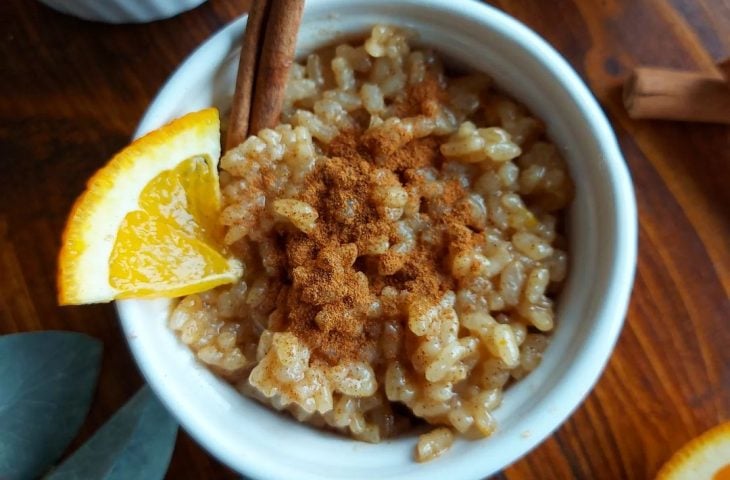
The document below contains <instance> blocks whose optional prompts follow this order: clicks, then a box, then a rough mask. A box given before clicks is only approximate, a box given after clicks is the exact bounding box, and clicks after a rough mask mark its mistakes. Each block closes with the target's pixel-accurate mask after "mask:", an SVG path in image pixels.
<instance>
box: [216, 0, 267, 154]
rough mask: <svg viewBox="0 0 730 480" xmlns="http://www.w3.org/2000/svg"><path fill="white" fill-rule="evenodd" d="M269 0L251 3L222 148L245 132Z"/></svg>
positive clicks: (243, 138)
mask: <svg viewBox="0 0 730 480" xmlns="http://www.w3.org/2000/svg"><path fill="white" fill-rule="evenodd" d="M269 3H270V1H269V0H255V1H254V2H252V4H251V10H250V11H249V12H248V19H247V21H246V31H245V33H244V34H243V43H242V45H241V56H240V58H239V60H238V74H237V76H236V89H235V91H234V93H233V102H232V104H231V115H230V120H229V122H228V133H227V136H226V150H230V149H231V148H233V147H235V146H236V145H238V144H239V143H241V142H243V141H244V140H245V139H246V136H247V135H248V125H249V116H250V113H251V98H252V97H253V88H254V78H255V75H256V66H257V64H258V61H259V57H260V55H261V44H262V42H261V36H262V34H263V32H264V27H265V23H266V13H267V11H268V8H269Z"/></svg>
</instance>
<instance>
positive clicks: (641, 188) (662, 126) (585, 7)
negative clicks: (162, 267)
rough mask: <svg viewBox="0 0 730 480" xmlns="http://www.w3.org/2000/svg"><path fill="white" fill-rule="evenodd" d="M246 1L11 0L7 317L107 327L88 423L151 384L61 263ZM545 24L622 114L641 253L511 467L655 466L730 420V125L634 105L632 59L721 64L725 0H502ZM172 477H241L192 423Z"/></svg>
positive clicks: (4, 110) (545, 472)
mask: <svg viewBox="0 0 730 480" xmlns="http://www.w3.org/2000/svg"><path fill="white" fill-rule="evenodd" d="M249 3H250V2H248V1H228V0H211V1H209V2H207V3H205V4H204V5H202V6H201V7H198V8H196V9H194V10H192V11H190V12H187V13H185V14H183V15H180V16H178V17H176V18H173V19H170V20H165V21H160V22H154V23H151V24H147V25H122V26H111V25H103V24H99V23H91V22H84V21H81V20H77V19H74V18H71V17H68V16H64V15H61V14H58V13H56V12H54V11H52V10H50V9H48V8H46V7H44V6H42V5H41V4H39V3H37V2H31V1H29V0H5V1H3V2H0V26H1V27H2V28H0V71H1V72H2V73H1V74H0V333H10V332H17V331H26V330H40V329H65V330H75V331H82V332H86V333H89V334H90V335H93V336H95V337H97V338H99V339H101V340H102V341H103V342H104V346H105V354H104V364H103V367H102V375H101V381H100V384H99V388H98V391H97V393H96V398H95V401H94V405H93V408H92V412H91V415H90V418H89V420H88V422H87V424H86V426H85V427H84V430H83V432H82V433H81V435H80V436H79V438H78V439H77V443H78V442H81V441H83V439H85V438H87V437H88V436H89V434H90V433H91V432H93V431H94V430H95V429H96V428H97V427H98V426H99V425H100V424H101V423H102V422H103V421H104V420H105V419H106V418H108V417H109V416H110V415H111V413H112V412H113V411H114V410H116V409H117V408H118V407H119V406H120V405H121V404H122V403H124V402H125V401H126V399H128V398H129V397H130V396H131V395H132V393H133V392H134V391H135V390H136V389H137V387H138V386H139V385H140V384H141V381H142V380H141V378H140V376H139V374H138V372H137V369H136V367H135V365H134V362H133V361H132V359H131V357H130V355H129V352H128V349H127V346H126V344H125V342H124V340H123V337H122V335H121V333H120V330H119V327H118V324H117V321H116V318H115V314H114V310H113V308H112V307H111V306H109V305H100V306H89V307H65V308H59V307H57V306H56V303H55V285H54V282H55V268H56V265H55V262H56V255H57V252H58V248H59V238H60V232H61V229H62V227H63V224H64V222H65V218H66V215H67V212H68V210H69V208H70V206H71V203H72V202H73V200H74V199H75V198H76V196H77V195H78V194H79V193H80V192H81V191H82V189H83V186H84V182H85V181H86V179H87V178H88V177H89V176H90V175H91V173H92V172H93V171H95V170H96V169H98V168H99V167H100V166H101V165H102V164H103V163H104V162H105V161H106V159H107V158H109V157H110V156H111V155H112V154H113V153H114V152H115V151H117V150H118V149H119V148H121V147H122V146H123V145H124V144H126V143H127V142H128V140H129V138H130V135H131V134H132V132H133V131H134V128H135V125H136V124H137V122H138V121H139V119H140V117H141V115H142V113H143V112H144V110H145V108H146V107H147V105H148V104H149V102H150V101H151V99H152V98H153V96H154V95H155V93H156V91H157V90H158V89H159V88H160V86H161V85H162V84H163V82H164V80H165V78H167V76H168V75H170V74H171V73H172V71H173V70H174V69H175V67H176V65H177V64H179V63H180V61H182V60H183V59H184V58H185V56H187V55H188V54H189V53H190V52H191V51H192V50H193V49H194V48H195V47H196V46H197V45H198V44H199V43H200V42H202V41H203V40H204V39H205V38H207V37H209V36H210V35H211V34H212V33H214V32H215V31H217V30H218V29H220V28H221V27H222V26H223V25H225V24H226V23H228V22H229V21H230V20H232V19H233V18H235V17H236V16H238V15H239V14H240V13H241V12H244V11H246V10H247V8H248V7H249ZM493 4H494V5H495V6H497V7H498V8H501V9H503V10H505V11H506V12H508V13H510V14H512V15H514V16H515V17H517V18H519V19H520V20H522V21H523V22H525V23H526V24H527V25H529V26H530V27H532V28H533V29H535V30H536V31H537V32H538V33H540V34H541V35H543V36H544V37H545V38H546V39H547V40H548V41H549V42H550V43H551V44H552V45H553V46H554V47H555V48H556V49H557V50H558V51H559V52H560V53H562V54H563V55H564V56H565V57H566V58H567V59H568V61H569V62H570V63H571V64H572V65H573V67H574V68H575V69H576V70H577V71H578V72H579V73H580V75H581V76H582V77H583V79H584V80H585V81H586V83H587V84H588V85H589V86H590V87H591V89H592V90H593V92H594V93H595V94H596V96H597V97H598V98H599V100H600V101H601V103H602V105H603V108H604V109H605V110H606V112H607V114H608V115H609V117H610V119H611V121H612V123H613V126H614V128H615V130H616V134H617V136H618V137H619V141H620V144H621V147H622V149H623V152H624V154H625V156H626V159H627V162H628V164H629V167H630V169H631V172H632V175H633V179H634V182H635V184H636V186H637V195H638V203H639V212H640V218H641V225H640V238H639V269H638V273H637V277H636V285H635V287H634V293H633V297H632V302H631V306H630V310H629V315H628V319H627V322H626V327H625V328H624V330H623V333H622V335H621V338H620V340H619V343H618V346H617V348H616V351H615V353H614V355H613V357H612V359H611V361H610V363H609V365H608V368H607V369H606V371H605V373H604V375H603V376H602V378H601V380H600V382H599V384H598V386H597V388H596V389H595V390H594V391H593V392H592V393H591V394H590V396H589V397H588V398H587V400H586V401H585V403H583V405H582V406H581V407H580V408H579V409H578V410H577V411H576V413H575V414H574V415H573V416H572V417H571V419H570V420H569V421H568V422H567V423H565V424H564V425H563V426H562V427H561V428H560V429H559V430H558V431H557V432H556V433H555V434H554V435H553V436H552V437H551V438H550V439H549V440H547V441H546V442H544V443H543V444H542V445H540V446H539V447H538V448H537V449H535V450H534V451H533V452H532V453H530V454H529V455H527V456H526V457H524V458H523V459H521V460H520V461H518V462H517V463H516V464H514V465H513V466H511V467H510V468H508V469H506V470H505V471H504V472H502V473H500V474H498V475H497V476H496V477H495V478H502V479H509V480H516V479H533V478H540V479H543V478H546V479H552V478H555V479H565V478H581V479H582V478H590V479H618V478H628V479H644V478H651V477H652V476H653V475H654V474H655V473H656V471H657V470H658V468H659V466H660V465H661V464H662V463H663V462H664V461H665V460H666V459H667V458H668V457H669V455H670V454H671V452H672V451H674V450H675V449H677V448H678V447H679V446H680V445H681V444H683V443H684V442H685V441H687V440H688V439H689V438H691V437H693V436H695V435H697V434H699V433H700V432H702V431H704V430H705V429H707V428H709V427H711V426H713V425H716V424H717V423H719V422H721V421H725V420H730V329H729V328H728V321H729V319H730V300H728V298H729V292H730V248H729V247H730V240H729V239H730V188H728V182H729V181H730V128H728V127H723V126H709V125H699V124H686V123H674V122H651V121H633V120H631V119H629V118H628V117H627V116H626V114H625V112H624V110H623V108H622V106H621V96H620V91H619V86H620V84H621V82H622V81H623V79H624V78H625V77H626V75H627V74H628V72H629V71H630V69H631V68H632V67H634V66H636V65H640V64H648V65H654V66H659V67H671V68H684V69H697V70H709V69H710V68H712V65H714V63H715V62H716V61H718V60H720V59H722V58H725V57H728V56H730V3H729V2H728V1H727V0H556V1H554V2H544V1H542V0H496V1H494V2H493ZM168 476H169V478H175V479H178V478H203V477H205V478H236V475H235V474H234V473H233V472H231V471H230V470H228V469H227V468H226V467H224V466H222V465H221V464H220V463H219V462H218V461H216V460H215V459H213V458H212V457H210V456H209V455H208V454H207V453H205V452H204V451H203V450H202V449H201V448H200V447H198V446H197V445H196V444H195V442H194V441H193V440H191V439H190V438H189V437H188V436H187V435H185V434H181V435H180V437H179V439H178V445H177V448H176V450H175V454H174V456H173V461H172V464H171V466H170V470H169V474H168Z"/></svg>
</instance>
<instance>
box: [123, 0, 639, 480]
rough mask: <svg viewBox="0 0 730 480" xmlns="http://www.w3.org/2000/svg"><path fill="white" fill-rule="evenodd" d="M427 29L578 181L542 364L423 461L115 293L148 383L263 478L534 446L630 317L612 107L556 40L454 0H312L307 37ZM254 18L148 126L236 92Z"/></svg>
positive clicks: (467, 474) (504, 453)
mask: <svg viewBox="0 0 730 480" xmlns="http://www.w3.org/2000/svg"><path fill="white" fill-rule="evenodd" d="M378 22H383V23H389V24H395V25H400V26H404V27H408V28H411V29H413V30H415V31H417V32H418V33H419V35H420V41H421V42H422V43H425V44H429V45H433V46H436V47H437V48H438V49H439V50H440V51H441V52H443V53H444V54H445V55H447V56H448V57H452V58H454V59H458V60H460V61H462V62H464V63H466V64H467V65H470V66H471V67H473V68H474V69H476V70H481V71H485V72H488V73H489V74H490V75H492V76H493V77H494V78H495V79H496V81H497V83H498V84H499V85H501V86H502V87H503V88H504V89H506V90H507V91H508V92H509V93H510V94H512V95H513V96H514V97H516V98H518V99H520V100H521V101H523V102H524V103H526V104H527V106H528V107H529V108H530V109H531V110H532V111H533V112H534V113H535V114H536V115H538V116H539V117H541V118H542V119H543V120H544V121H545V122H546V124H547V126H548V131H549V135H550V137H551V138H552V140H553V141H554V142H555V143H556V144H557V145H558V147H559V148H560V149H561V150H562V153H563V154H564V156H565V158H566V159H567V161H568V164H569V166H570V171H571V173H572V175H573V179H574V180H575V184H576V197H575V201H574V202H573V204H572V207H571V209H570V213H569V237H570V243H571V247H570V255H571V269H570V274H569V279H568V281H567V284H566V285H565V289H564V291H563V293H562V296H561V298H560V301H559V305H558V321H557V322H558V323H557V328H556V330H555V333H554V335H553V340H552V343H551V344H550V346H549V348H548V350H547V351H546V353H545V356H544V359H543V362H542V364H541V365H540V366H539V368H538V369H537V370H535V371H534V372H533V373H531V374H530V375H529V376H528V377H527V378H525V379H523V380H521V381H520V382H518V383H516V384H515V385H514V386H512V387H510V388H509V389H508V391H507V392H506V394H505V397H504V402H503V404H502V406H501V407H500V408H499V409H498V410H497V411H496V415H495V417H496V419H497V421H498V422H499V430H498V432H497V433H495V434H494V435H493V436H491V437H490V438H486V439H483V440H479V441H466V440H462V439H459V440H457V441H456V442H455V444H454V446H453V447H452V449H451V450H449V451H448V452H447V453H446V454H444V455H443V456H442V457H441V458H439V459H437V460H434V461H432V462H429V463H426V464H417V463H415V462H414V461H413V453H412V452H413V448H414V445H415V436H409V437H405V438H399V439H396V440H392V441H387V442H384V443H381V444H377V445H371V444H367V443H362V442H357V441H353V440H350V439H347V438H344V437H341V436H337V435H333V434H329V433H324V432H321V431H318V430H315V429H313V428H311V427H308V426H306V425H302V424H298V423H297V422H295V421H294V420H292V419H290V418H288V417H286V416H284V415H280V414H277V413H274V412H273V411H271V410H269V409H268V408H266V407H264V406H261V405H259V404H257V403H256V402H254V401H251V400H249V399H246V398H244V397H242V396H240V395H239V394H238V393H236V392H235V391H234V390H233V389H232V388H231V387H229V386H228V385H227V384H226V383H225V382H223V381H221V380H219V379H218V378H216V377H215V376H214V375H213V374H212V373H210V372H209V371H208V370H206V369H205V367H203V366H202V365H200V364H198V363H197V362H196V361H195V359H194V357H193V355H192V354H191V353H190V352H189V351H188V349H187V348H186V347H185V346H184V345H183V344H182V343H180V342H179V341H178V340H177V339H176V337H175V336H174V335H173V334H172V332H171V331H169V330H168V328H167V326H166V315H167V312H168V306H169V303H168V302H167V301H124V302H119V303H118V310H119V316H120V317H121V321H122V325H123V327H124V331H125V333H126V335H127V337H128V339H129V344H130V346H131V349H132V352H133V354H134V356H135V358H136V360H137V362H138V364H139V366H140V368H141V370H142V372H143V374H144V375H145V377H146V378H147V380H148V382H149V383H150V385H151V386H152V388H153V389H154V391H155V392H156V393H157V394H158V395H159V397H160V398H161V400H162V401H163V402H164V403H165V405H167V407H168V408H169V409H170V411H171V412H172V413H173V414H174V415H175V416H176V417H177V418H178V419H179V421H180V423H181V424H182V426H183V427H184V428H185V429H186V430H187V431H188V432H189V433H190V434H191V435H192V436H193V437H195V438H196V439H197V441H198V442H200V443H201V444H202V445H203V446H204V447H205V448H206V449H208V450H209V451H210V452H211V453H212V454H213V455H215V456H216V457H218V458H219V459H220V460H222V461H223V462H225V463H226V464H228V465H230V466H231V467H232V468H234V469H236V470H238V471H240V472H242V473H245V474H247V475H249V476H251V477H255V478H297V479H319V478H339V479H355V478H358V479H371V478H379V479H394V478H399V479H406V478H407V479H416V478H417V479H421V480H423V479H443V478H458V479H475V478H483V477H485V476H487V475H489V474H492V473H494V472H496V471H498V470H499V469H501V468H504V467H505V466H507V465H509V464H510V463H512V462H513V461H515V460H516V459H517V458H519V457H521V456H522V455H524V454H525V453H527V452H528V451H529V450H530V449H532V448H533V447H535V446H536V445H537V444H538V443H540V442H541V441H542V440H543V439H545V438H546V437H547V436H548V435H549V434H550V433H551V432H552V431H553V430H554V429H555V428H557V427H558V426H559V425H560V424H561V423H562V422H563V421H564V420H565V419H566V418H567V417H568V416H569V415H570V413H571V412H572V411H573V410H574V409H575V408H576V407H577V406H578V404H579V403H580V402H581V401H582V399H583V398H584V397H585V395H586V394H587V393H588V391H589V390H590V389H591V388H592V387H593V385H594V383H595V382H596V380H597V379H598V376H599V375H600V373H601V371H602V370H603V367H604V365H605V363H606V361H607V360H608V358H609V356H610V354H611V351H612V349H613V346H614V344H615V341H616V338H617V336H618V334H619V331H620V329H621V326H622V324H623V319H624V315H625V313H626V307H627V302H628V299H629V293H630V291H631V286H632V283H633V275H634V270H635V264H636V240H637V233H636V230H637V229H636V227H637V219H636V204H635V199H634V194H633V190H632V185H631V180H630V178H629V174H628V171H627V168H626V165H625V163H624V160H623V158H622V156H621V153H620V151H619V149H618V147H617V144H616V140H615V138H614V135H613V132H612V131H611V128H610V126H609V123H608V121H607V120H606V117H605V116H604V114H603V112H602V111H601V109H600V108H599V106H598V104H597V103H596V101H595V99H594V98H593V96H591V94H590V92H589V91H588V89H587V88H586V86H585V85H584V84H583V82H582V81H581V80H580V78H579V77H578V76H577V75H576V73H575V72H574V71H573V70H572V69H571V68H570V67H569V66H568V64H567V63H566V62H565V60H563V59H562V58H561V57H560V56H559V55H558V54H557V53H556V52H555V51H554V50H553V49H552V48H551V47H549V46H548V45H547V44H546V43H545V42H544V41H543V40H542V39H540V38H539V37H538V36H537V35H536V34H534V33H533V32H532V31H530V30H528V29H527V28H526V27H525V26H523V25H522V24H520V23H519V22H517V21H515V20H514V19H512V18H510V17H508V16H507V15H505V14H503V13H501V12H499V11H497V10H495V9H493V8H490V7H488V6H485V5H483V4H477V3H473V2H465V1H454V0H429V1H422V0H421V1H417V0H357V1H353V0H308V1H307V7H306V10H305V14H304V21H303V25H302V29H301V33H300V36H299V52H300V53H307V52H310V51H312V50H313V49H315V48H316V47H318V46H321V45H323V44H326V43H329V42H331V41H332V40H333V39H336V38H339V37H342V36H348V35H350V34H353V33H357V32H363V33H364V32H366V31H367V30H368V29H369V27H370V26H372V25H373V24H375V23H378ZM244 24H245V19H240V20H238V21H236V22H234V23H233V24H231V25H229V26H228V27H226V28H225V29H223V30H222V31H221V32H219V33H218V34H216V35H215V36H213V37H212V38H211V39H210V40H208V41H207V42H206V43H204V44H203V45H202V46H201V47H200V48H199V49H198V50H197V51H196V52H195V53H193V54H192V55H191V57H190V58H188V59H187V61H185V63H183V64H182V66H181V67H180V68H179V69H178V71H177V72H175V74H174V75H173V76H172V77H171V78H170V80H169V81H168V83H167V84H166V85H165V87H164V88H163V89H162V91H161V92H160V93H159V95H158V96H157V98H156V99H155V101H154V102H153V103H152V105H151V106H150V108H149V110H148V111H147V113H146V115H145V117H144V119H143V120H142V122H141V124H140V126H139V129H138V131H137V135H140V134H142V133H144V132H146V131H149V130H151V129H153V128H156V127H158V126H160V125H162V124H163V123H165V122H167V121H169V120H171V119H172V118H174V117H177V116H179V115H182V114H184V113H186V112H189V111H193V110H197V109H201V108H204V107H207V106H210V105H215V106H218V107H219V108H222V109H225V108H226V107H227V105H228V102H229V100H230V97H231V92H232V91H233V83H234V77H235V65H236V64H237V59H238V45H239V38H240V37H241V34H242V31H243V28H244Z"/></svg>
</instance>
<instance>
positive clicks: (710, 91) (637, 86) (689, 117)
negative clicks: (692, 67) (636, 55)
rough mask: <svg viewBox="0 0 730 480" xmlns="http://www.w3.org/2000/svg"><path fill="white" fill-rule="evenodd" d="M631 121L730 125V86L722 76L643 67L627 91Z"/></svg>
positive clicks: (636, 73) (626, 98) (638, 70)
mask: <svg viewBox="0 0 730 480" xmlns="http://www.w3.org/2000/svg"><path fill="white" fill-rule="evenodd" d="M624 105H625V107H626V110H627V111H628V113H629V116H630V117H631V118H656V119H666V120H683V121H694V122H712V123H730V85H729V84H728V83H727V82H726V81H725V79H723V78H721V77H719V76H713V75H708V74H704V73H694V72H682V71H675V70H667V69H661V68H649V67H639V68H637V69H636V70H634V73H633V74H632V76H631V78H630V79H629V80H628V82H627V83H626V85H625V87H624Z"/></svg>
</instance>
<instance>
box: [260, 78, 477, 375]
mask: <svg viewBox="0 0 730 480" xmlns="http://www.w3.org/2000/svg"><path fill="white" fill-rule="evenodd" d="M442 95H443V89H442V88H441V86H440V85H439V83H438V82H437V81H436V79H435V78H430V77H429V78H428V79H427V81H424V82H423V83H421V84H419V85H418V86H416V87H412V88H411V89H410V91H409V92H408V95H406V96H405V97H404V99H405V100H403V101H402V102H401V103H400V104H399V106H398V107H397V109H399V110H402V112H401V113H403V114H411V115H412V114H428V113H432V112H430V111H429V109H430V107H429V105H430V103H431V102H432V100H433V99H435V98H439V97H440V96H442ZM398 140H399V139H394V138H393V137H392V136H389V135H387V134H378V133H375V134H373V133H372V131H371V132H370V133H369V134H368V135H364V134H363V133H362V132H361V131H358V130H351V131H347V132H343V133H341V134H340V135H339V136H338V137H337V138H335V139H334V140H333V141H332V142H331V143H330V144H329V145H328V146H327V147H326V151H325V152H324V153H325V155H326V158H325V159H323V160H321V161H320V162H319V164H318V166H317V168H316V169H315V170H314V171H313V172H311V173H310V174H309V175H308V177H307V178H306V180H305V183H304V186H303V189H302V191H301V193H300V195H299V196H298V199H299V200H301V201H304V202H306V203H308V204H310V205H311V206H312V207H314V209H315V210H316V211H317V212H318V214H319V217H318V219H317V222H316V227H315V229H314V230H313V231H312V232H310V233H309V234H304V233H302V232H299V231H297V230H295V229H293V228H292V229H289V230H285V231H282V232H279V235H280V238H279V242H278V243H279V244H280V245H281V246H282V253H281V255H279V256H278V257H277V259H279V261H280V262H281V263H282V265H281V267H282V268H281V283H282V287H281V288H280V289H279V295H278V300H277V308H276V310H275V312H274V313H273V314H272V315H271V317H270V319H269V328H271V329H274V330H289V331H291V332H293V333H294V334H295V335H297V336H298V337H299V338H300V339H302V340H303V341H304V342H305V343H306V344H307V345H308V346H309V347H310V349H311V350H312V352H313V355H314V357H315V358H319V359H320V360H324V361H327V362H329V363H332V364H335V363H338V362H339V361H340V360H342V359H362V360H371V359H372V358H369V357H372V355H374V354H375V352H376V347H377V342H378V339H379V335H380V332H381V327H382V322H383V321H384V319H383V318H382V315H380V314H377V312H376V311H375V310H376V305H377V301H378V300H379V299H380V298H379V297H380V295H381V292H382V291H383V289H384V288H385V287H392V288H394V289H395V290H396V291H398V292H405V295H406V298H407V299H408V300H409V301H411V300H413V299H417V298H429V299H434V300H435V299H437V298H438V297H440V296H441V295H443V293H444V292H445V291H446V290H449V289H453V288H454V287H455V285H454V280H453V277H452V276H451V275H450V273H449V271H448V269H447V268H445V263H444V262H445V260H446V258H447V257H448V254H449V247H448V242H443V241H442V242H440V243H436V244H420V243H418V242H416V246H415V248H413V249H412V250H410V251H408V252H407V253H397V252H395V251H393V250H392V249H390V250H388V251H387V252H385V253H383V254H380V255H364V252H366V251H367V249H368V246H369V245H372V244H373V242H377V241H378V240H382V239H388V240H389V241H390V242H391V245H392V244H393V242H397V241H398V239H397V236H396V234H395V222H393V221H392V220H389V219H387V218H386V217H385V215H384V214H383V208H382V205H378V202H377V201H376V199H375V198H374V192H375V190H376V189H377V188H378V187H380V186H382V184H383V181H384V180H383V169H386V170H388V171H390V172H393V177H392V179H393V181H398V180H396V179H398V178H400V180H399V181H401V182H403V187H405V188H406V190H407V191H408V190H409V189H410V190H413V189H415V188H417V187H418V186H419V184H420V183H422V182H423V179H422V177H421V176H419V175H418V174H417V172H416V170H417V169H418V168H421V167H428V166H433V167H437V168H438V167H440V166H441V163H442V162H443V158H442V157H441V154H440V152H439V145H440V143H441V142H440V141H439V139H438V138H434V137H426V138H421V139H416V140H413V141H410V142H408V143H407V144H406V145H405V146H402V145H401V144H400V142H399V141H398ZM375 158H378V159H379V161H378V162H377V164H376V162H375V160H374V159H375ZM445 184H446V188H445V189H444V192H443V194H442V195H441V196H440V197H439V199H438V201H439V202H442V203H443V204H444V207H445V208H447V209H449V210H451V209H453V208H454V206H455V205H457V203H458V201H459V200H460V199H462V197H463V196H464V191H463V188H462V187H461V185H459V183H458V182H457V181H453V182H445ZM423 201H426V200H423ZM379 207H380V208H379ZM420 215H422V217H423V220H424V221H425V222H426V224H429V225H434V224H435V223H439V222H440V223H441V224H443V225H442V227H443V228H442V230H444V231H446V230H447V228H446V227H447V226H446V225H445V224H444V222H446V221H447V220H445V219H443V218H430V217H429V216H428V214H427V213H421V214H420ZM448 221H449V222H456V223H457V224H460V225H459V226H460V227H462V228H453V229H452V230H453V231H454V232H462V233H463V232H464V231H463V228H467V227H464V226H463V222H462V221H461V219H460V218H459V217H456V218H455V219H452V220H448ZM449 228H451V227H449ZM467 231H469V230H468V228H467ZM469 232H470V231H469ZM454 240H455V241H462V242H463V241H469V240H470V236H469V235H462V236H461V237H460V238H459V240H457V239H454ZM399 317H400V318H401V319H402V318H403V316H402V315H400V316H399ZM401 321H402V320H401Z"/></svg>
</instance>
